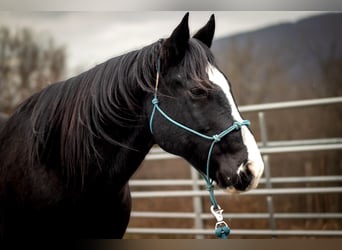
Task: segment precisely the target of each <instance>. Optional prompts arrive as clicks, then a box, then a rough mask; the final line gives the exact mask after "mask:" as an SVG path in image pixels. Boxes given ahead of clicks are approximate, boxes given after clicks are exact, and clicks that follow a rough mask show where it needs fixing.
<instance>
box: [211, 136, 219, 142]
mask: <svg viewBox="0 0 342 250" xmlns="http://www.w3.org/2000/svg"><path fill="white" fill-rule="evenodd" d="M213 140H214V141H215V142H219V141H221V136H219V135H213Z"/></svg>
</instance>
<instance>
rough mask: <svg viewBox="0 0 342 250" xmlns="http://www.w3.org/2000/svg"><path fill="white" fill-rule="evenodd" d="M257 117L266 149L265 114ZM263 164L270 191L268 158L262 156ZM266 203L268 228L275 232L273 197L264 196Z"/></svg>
mask: <svg viewBox="0 0 342 250" xmlns="http://www.w3.org/2000/svg"><path fill="white" fill-rule="evenodd" d="M258 117H259V124H260V133H261V142H262V146H263V147H267V144H268V138H267V129H266V121H265V114H264V112H258ZM262 158H263V161H264V164H265V170H264V174H265V179H266V188H267V189H271V188H272V183H271V169H270V164H269V156H268V155H266V154H265V155H263V156H262ZM266 202H267V209H268V213H269V226H270V229H271V230H272V231H275V230H276V223H275V218H274V206H273V197H272V195H267V196H266ZM272 237H273V238H275V237H276V236H275V235H272Z"/></svg>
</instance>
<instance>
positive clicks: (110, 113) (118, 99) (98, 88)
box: [16, 39, 214, 185]
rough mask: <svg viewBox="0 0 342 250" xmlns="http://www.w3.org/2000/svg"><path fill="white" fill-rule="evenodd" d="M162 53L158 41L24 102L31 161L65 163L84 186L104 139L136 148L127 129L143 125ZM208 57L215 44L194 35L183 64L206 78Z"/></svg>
mask: <svg viewBox="0 0 342 250" xmlns="http://www.w3.org/2000/svg"><path fill="white" fill-rule="evenodd" d="M159 53H160V42H156V43H153V44H151V45H149V46H146V47H144V48H142V49H140V50H136V51H132V52H129V53H127V54H124V55H122V56H118V57H115V58H112V59H109V60H108V61H106V62H104V63H101V64H99V65H97V66H95V67H94V68H92V69H90V70H88V71H86V72H84V73H81V74H80V75H78V76H75V77H72V78H70V79H68V80H65V81H61V82H57V83H53V84H51V85H49V86H47V87H46V88H45V89H43V90H42V91H40V92H38V93H36V94H34V95H33V96H31V97H30V98H29V99H27V100H26V101H24V102H23V103H22V104H21V105H20V106H19V109H18V110H17V111H16V113H18V112H21V111H24V112H27V113H28V114H29V116H30V122H31V129H32V131H31V132H29V136H30V137H31V138H30V139H31V141H32V147H31V149H30V162H32V164H33V163H34V162H36V161H37V160H38V161H40V162H41V163H43V164H45V165H46V166H51V165H52V166H58V165H61V166H62V171H63V174H65V175H66V176H67V178H69V177H74V176H77V175H81V178H82V180H81V181H82V185H83V181H84V177H85V175H86V173H87V171H88V168H89V166H90V165H93V164H95V165H97V166H98V168H99V169H101V162H102V160H103V158H104V155H103V148H104V147H105V146H104V145H103V144H105V145H109V146H111V147H117V146H119V147H125V148H127V149H129V150H130V149H132V145H126V144H125V141H124V139H125V138H122V131H125V130H127V129H128V128H132V127H134V126H139V124H138V121H139V119H141V118H142V116H143V114H142V113H141V108H142V107H141V104H142V99H141V98H143V97H144V95H145V94H146V92H147V93H152V92H153V91H154V84H155V77H156V68H155V65H156V62H157V60H158V56H159ZM208 61H209V62H210V63H212V64H214V59H213V56H212V54H211V52H210V51H209V49H207V48H205V46H203V45H202V44H201V42H199V41H198V40H196V39H190V40H189V48H188V50H187V51H186V54H185V56H184V58H183V60H182V61H181V62H180V67H179V69H180V70H182V73H183V74H184V75H185V76H187V77H190V78H193V79H197V80H198V79H206V78H208V76H207V72H206V67H207V64H208ZM118 128H120V129H118ZM100 142H101V143H102V146H100ZM133 150H134V149H133ZM112 154H114V152H112Z"/></svg>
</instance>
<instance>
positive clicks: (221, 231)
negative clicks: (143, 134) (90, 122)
mask: <svg viewBox="0 0 342 250" xmlns="http://www.w3.org/2000/svg"><path fill="white" fill-rule="evenodd" d="M156 70H157V75H156V84H155V89H154V97H153V99H152V104H153V110H152V113H151V118H150V131H151V133H152V134H153V118H154V115H155V113H156V111H158V112H159V113H160V114H161V115H162V116H163V117H164V118H165V119H166V120H168V121H169V122H171V123H172V124H174V125H175V126H177V127H180V128H182V129H184V130H186V131H188V132H190V133H192V134H195V135H197V136H199V137H202V138H204V139H206V140H210V141H212V143H211V145H210V148H209V152H208V156H207V164H206V175H204V174H202V173H201V175H202V176H203V178H204V180H205V181H206V183H207V190H208V191H209V194H210V201H211V204H212V205H211V207H210V211H211V213H212V214H213V215H214V216H215V218H216V220H217V223H216V225H215V235H216V236H217V237H219V238H222V239H226V238H227V236H228V235H229V233H230V228H229V227H228V225H227V223H226V222H224V221H223V216H222V212H223V209H221V207H220V206H219V205H218V204H217V201H216V199H215V195H214V185H213V180H212V179H210V177H209V168H210V158H211V155H212V152H213V148H214V146H215V144H216V143H218V142H220V140H221V139H222V138H223V137H224V136H226V135H228V134H229V133H231V132H233V131H235V130H239V129H240V128H241V127H242V126H249V125H250V121H248V120H243V121H242V122H238V121H235V122H234V123H233V124H232V125H231V126H230V127H228V128H227V129H226V130H223V131H222V132H221V133H219V134H215V135H213V136H208V135H205V134H202V133H200V132H198V131H196V130H193V129H191V128H189V127H187V126H185V125H184V124H181V123H179V122H177V121H175V120H174V119H172V118H171V117H170V116H168V115H167V114H166V113H165V112H164V111H163V110H162V109H161V108H160V107H159V105H158V103H159V101H158V96H157V93H158V84H159V75H160V57H158V60H157V64H156Z"/></svg>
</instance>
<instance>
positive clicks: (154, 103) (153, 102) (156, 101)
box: [152, 97, 158, 105]
mask: <svg viewBox="0 0 342 250" xmlns="http://www.w3.org/2000/svg"><path fill="white" fill-rule="evenodd" d="M152 104H153V105H156V104H158V99H157V97H154V98H153V99H152Z"/></svg>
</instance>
